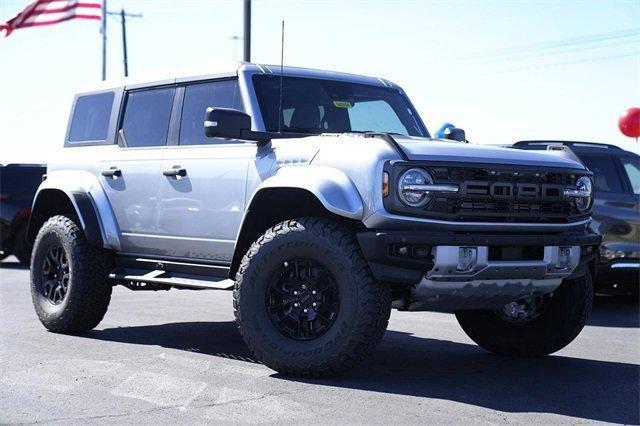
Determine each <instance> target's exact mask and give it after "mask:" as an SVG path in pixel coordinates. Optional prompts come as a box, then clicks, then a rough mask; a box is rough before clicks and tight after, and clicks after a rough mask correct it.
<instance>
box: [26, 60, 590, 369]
mask: <svg viewBox="0 0 640 426" xmlns="http://www.w3.org/2000/svg"><path fill="white" fill-rule="evenodd" d="M211 72H212V73H211V74H208V75H198V76H192V77H186V78H185V77H179V78H170V79H166V80H162V81H148V82H141V83H140V82H136V83H134V82H131V81H127V82H126V83H124V84H122V85H116V84H114V85H108V84H106V85H104V86H101V87H100V88H98V89H96V90H94V91H91V92H86V93H81V94H79V95H77V96H76V97H75V100H74V102H73V108H72V110H71V114H70V119H69V125H68V129H67V132H66V137H65V141H64V150H63V155H62V156H61V159H60V160H59V161H54V162H52V163H51V164H49V165H48V169H47V174H46V175H45V179H44V181H43V182H42V184H41V185H40V188H39V189H38V192H37V195H36V198H35V200H34V204H33V213H32V215H31V220H30V224H29V227H28V231H27V242H28V243H30V244H33V256H32V261H31V290H32V294H33V304H34V306H35V310H36V312H37V314H38V317H39V318H40V320H41V322H42V324H43V325H44V326H45V327H46V328H47V329H49V330H51V331H54V332H60V333H80V332H85V331H88V330H90V329H92V328H94V327H96V326H97V325H98V323H99V322H100V321H101V320H102V318H103V316H104V314H105V312H106V311H107V307H108V305H109V300H110V298H111V291H112V287H113V286H114V285H117V284H120V285H124V286H126V287H128V288H129V289H131V290H168V289H171V288H173V287H176V288H188V289H219V290H227V289H228V290H231V289H233V296H234V303H233V308H234V310H235V317H236V320H237V325H238V331H239V332H240V334H241V335H242V337H243V339H244V341H245V342H246V344H247V346H248V347H249V349H250V350H251V351H252V353H253V354H254V356H255V358H256V359H257V360H259V361H261V362H263V363H264V364H266V365H267V366H269V367H271V368H273V369H275V370H277V371H280V372H283V373H285V374H291V375H300V376H311V377H320V376H327V375H332V374H337V373H340V372H343V371H345V370H347V369H349V368H351V367H352V366H354V365H355V364H356V363H357V362H359V361H360V360H362V359H363V358H365V356H367V354H369V353H370V352H371V351H372V350H373V349H374V348H375V347H376V344H377V343H378V342H379V341H380V339H381V338H382V336H383V334H384V331H385V328H386V326H387V323H388V319H389V314H390V311H391V309H392V308H396V309H399V310H405V311H423V310H438V311H444V312H454V313H455V315H456V317H457V319H458V321H459V323H460V325H461V326H462V328H463V329H464V331H465V332H466V333H467V334H468V335H469V337H470V338H471V339H473V340H474V341H475V342H476V343H478V344H479V345H480V346H482V347H483V348H485V349H487V350H489V351H491V352H494V353H498V354H503V355H511V356H524V357H539V356H544V355H547V354H549V353H552V352H555V351H557V350H559V349H561V348H563V347H564V346H566V345H567V344H569V343H570V342H571V341H572V340H573V339H574V338H575V337H576V336H577V335H578V333H579V332H580V330H581V329H582V327H583V326H584V324H585V321H586V318H587V315H588V314H589V311H590V309H591V304H592V299H593V293H592V282H591V278H590V276H591V274H590V268H591V267H592V260H593V258H594V255H595V248H596V247H597V245H598V244H599V242H600V237H599V236H598V235H596V234H593V233H591V232H590V231H589V227H588V225H589V221H590V212H591V207H592V199H593V194H592V179H591V176H592V174H591V172H589V171H588V170H587V169H586V168H585V167H584V166H583V165H582V163H581V162H580V161H579V160H577V159H576V158H575V157H573V156H572V154H571V153H570V152H568V151H543V152H535V151H521V150H515V149H506V148H494V147H489V146H477V145H471V144H468V143H467V142H466V141H465V135H464V131H462V130H461V129H457V128H449V129H448V131H447V133H446V135H445V137H444V138H443V139H435V138H432V137H431V136H430V135H429V132H428V131H427V128H426V127H425V125H424V123H423V121H422V119H421V118H420V116H419V115H418V113H417V111H416V110H415V108H414V107H413V106H412V104H411V102H410V101H409V99H408V98H407V96H406V95H405V93H404V92H403V90H402V89H401V88H400V87H398V86H397V85H396V84H394V83H392V82H390V81H388V80H385V79H381V78H370V77H362V76H356V75H350V74H343V73H336V72H326V71H318V70H310V69H301V68H293V67H284V68H281V67H279V66H278V67H274V66H268V65H258V64H250V63H241V64H234V65H233V66H228V67H221V68H220V69H218V70H212V71H211ZM228 278H231V280H229V279H228Z"/></svg>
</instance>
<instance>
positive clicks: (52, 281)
mask: <svg viewBox="0 0 640 426" xmlns="http://www.w3.org/2000/svg"><path fill="white" fill-rule="evenodd" d="M74 219H75V217H74V218H72V217H67V216H54V217H52V218H50V219H49V220H47V221H46V222H45V224H44V225H42V228H40V231H39V232H38V236H37V237H36V241H35V243H34V249H33V256H32V258H31V296H32V299H33V306H34V308H35V310H36V313H37V314H38V318H39V319H40V322H42V324H43V325H44V326H45V327H46V328H47V329H48V330H50V331H54V332H58V333H79V332H83V331H88V330H91V329H92V328H94V327H95V326H97V325H98V323H100V321H101V320H102V317H103V316H104V314H105V313H106V312H107V307H108V306H109V301H110V299H111V288H112V287H111V283H110V282H109V278H108V274H109V269H110V265H111V259H110V257H109V255H108V253H107V252H106V251H105V250H103V249H101V248H98V247H94V246H92V245H91V244H89V242H87V240H86V238H85V236H84V233H83V232H82V229H80V228H79V227H78V225H77V224H76V221H75V220H74Z"/></svg>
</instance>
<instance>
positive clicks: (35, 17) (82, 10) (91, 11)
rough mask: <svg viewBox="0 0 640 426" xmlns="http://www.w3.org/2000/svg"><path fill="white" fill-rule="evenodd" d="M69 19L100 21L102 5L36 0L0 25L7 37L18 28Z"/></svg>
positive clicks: (72, 0)
mask: <svg viewBox="0 0 640 426" xmlns="http://www.w3.org/2000/svg"><path fill="white" fill-rule="evenodd" d="M70 19H93V20H98V21H99V20H101V19H102V4H101V2H100V1H96V0H84V1H83V0H36V1H34V2H33V3H31V4H30V5H29V6H27V7H26V8H25V9H24V10H23V11H22V12H20V13H18V14H17V15H16V16H15V17H13V18H11V19H9V20H8V21H7V22H6V23H4V24H0V32H2V31H4V32H5V33H6V36H9V34H11V33H12V32H13V31H14V30H16V29H18V28H28V27H38V26H43V25H53V24H57V23H59V22H64V21H68V20H70Z"/></svg>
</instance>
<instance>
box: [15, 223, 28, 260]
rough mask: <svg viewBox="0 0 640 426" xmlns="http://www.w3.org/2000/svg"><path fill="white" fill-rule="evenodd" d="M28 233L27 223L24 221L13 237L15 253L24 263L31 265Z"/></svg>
mask: <svg viewBox="0 0 640 426" xmlns="http://www.w3.org/2000/svg"><path fill="white" fill-rule="evenodd" d="M26 234H27V224H26V222H24V223H22V224H21V225H20V226H19V227H18V230H17V231H16V234H15V236H14V237H13V254H14V255H15V256H16V257H17V258H18V261H19V262H20V263H21V264H22V265H25V266H29V263H30V262H31V247H30V246H29V245H28V244H27V241H26Z"/></svg>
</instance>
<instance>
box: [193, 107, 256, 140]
mask: <svg viewBox="0 0 640 426" xmlns="http://www.w3.org/2000/svg"><path fill="white" fill-rule="evenodd" d="M204 120H205V121H204V134H205V135H206V136H207V137H208V138H226V139H243V135H246V133H248V132H251V116H250V115H248V114H245V113H244V112H242V111H238V110H236V109H230V108H214V107H209V108H207V112H206V114H205V119H204ZM245 137H246V136H245Z"/></svg>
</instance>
